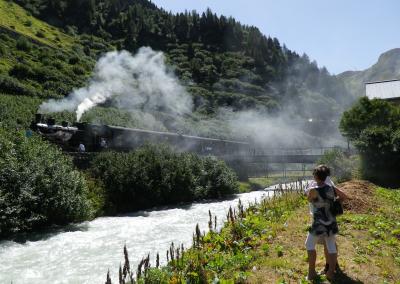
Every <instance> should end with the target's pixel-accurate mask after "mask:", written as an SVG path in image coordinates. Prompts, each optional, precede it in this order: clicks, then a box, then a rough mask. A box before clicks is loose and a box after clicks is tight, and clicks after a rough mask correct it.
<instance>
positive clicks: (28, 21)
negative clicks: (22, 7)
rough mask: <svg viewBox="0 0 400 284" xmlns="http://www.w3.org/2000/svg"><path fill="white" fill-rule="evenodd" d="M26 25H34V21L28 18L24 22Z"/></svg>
mask: <svg viewBox="0 0 400 284" xmlns="http://www.w3.org/2000/svg"><path fill="white" fill-rule="evenodd" d="M24 26H27V27H30V26H32V21H31V20H26V21H25V22H24Z"/></svg>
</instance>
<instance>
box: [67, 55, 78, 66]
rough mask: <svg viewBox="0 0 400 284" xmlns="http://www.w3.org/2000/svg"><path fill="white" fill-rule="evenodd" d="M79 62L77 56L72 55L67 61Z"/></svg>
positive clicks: (70, 62)
mask: <svg viewBox="0 0 400 284" xmlns="http://www.w3.org/2000/svg"><path fill="white" fill-rule="evenodd" d="M78 62H79V57H78V56H72V57H71V58H70V59H69V60H68V63H69V64H71V65H75V64H77V63H78Z"/></svg>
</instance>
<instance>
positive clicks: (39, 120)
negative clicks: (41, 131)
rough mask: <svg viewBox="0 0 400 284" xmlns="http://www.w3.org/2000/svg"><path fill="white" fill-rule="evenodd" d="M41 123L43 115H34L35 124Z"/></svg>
mask: <svg viewBox="0 0 400 284" xmlns="http://www.w3.org/2000/svg"><path fill="white" fill-rule="evenodd" d="M42 121H43V114H41V113H37V114H35V122H36V123H41V122H42Z"/></svg>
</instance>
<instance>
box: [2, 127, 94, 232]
mask: <svg viewBox="0 0 400 284" xmlns="http://www.w3.org/2000/svg"><path fill="white" fill-rule="evenodd" d="M0 148H1V152H0V197H1V198H0V199H1V201H2V202H1V203H0V236H6V235H8V234H12V233H17V232H24V231H31V230H34V229H39V228H42V227H45V226H48V225H52V224H57V225H65V224H67V223H69V222H77V221H82V220H85V219H86V218H87V217H88V215H89V203H88V202H87V197H86V194H87V186H86V183H85V179H84V178H83V176H82V175H81V174H80V173H79V172H77V171H76V170H74V168H73V165H72V162H71V160H70V159H69V158H67V157H66V156H64V155H63V154H62V153H61V152H60V151H59V150H58V149H56V148H55V147H54V146H51V145H49V144H48V143H45V142H43V141H41V139H40V138H39V137H31V138H29V139H28V138H25V137H24V135H23V134H22V133H16V132H15V133H10V132H5V131H4V130H0Z"/></svg>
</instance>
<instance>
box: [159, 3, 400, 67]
mask: <svg viewBox="0 0 400 284" xmlns="http://www.w3.org/2000/svg"><path fill="white" fill-rule="evenodd" d="M152 2H153V3H155V4H156V5H158V6H159V7H162V8H164V9H165V10H168V11H173V12H181V11H184V10H185V9H186V10H193V9H194V10H197V11H198V12H202V11H204V10H205V9H206V8H207V7H210V8H211V9H212V10H213V11H214V12H215V13H217V14H223V15H226V16H233V17H234V18H236V19H237V20H239V21H240V22H241V23H243V24H247V25H254V26H257V27H258V28H259V29H260V30H261V31H262V32H263V33H264V34H266V35H270V36H272V37H276V38H278V39H279V41H280V42H281V43H284V44H286V46H287V47H288V48H289V49H291V50H294V51H296V52H298V53H300V54H302V53H303V52H305V53H307V54H308V55H309V57H310V58H311V59H312V60H316V61H317V62H318V65H319V66H320V67H322V66H326V67H327V68H328V70H329V72H331V73H333V74H338V73H341V72H343V71H347V70H363V69H366V68H368V67H369V66H371V65H372V64H374V63H375V62H376V61H377V60H378V57H379V55H380V54H381V53H383V52H385V51H387V50H389V49H392V48H396V47H400V32H399V28H400V14H399V13H400V1H399V0H274V1H272V0H153V1H152Z"/></svg>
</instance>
